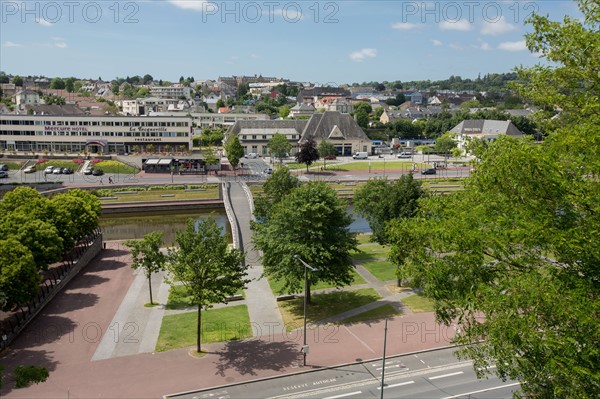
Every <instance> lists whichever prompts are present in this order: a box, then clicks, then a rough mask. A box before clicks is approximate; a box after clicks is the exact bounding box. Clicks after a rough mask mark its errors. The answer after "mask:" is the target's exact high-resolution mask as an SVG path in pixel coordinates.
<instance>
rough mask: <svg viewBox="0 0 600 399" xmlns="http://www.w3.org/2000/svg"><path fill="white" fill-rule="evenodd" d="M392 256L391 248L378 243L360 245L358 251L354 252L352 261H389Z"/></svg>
mask: <svg viewBox="0 0 600 399" xmlns="http://www.w3.org/2000/svg"><path fill="white" fill-rule="evenodd" d="M389 254H390V248H389V247H385V246H383V245H379V244H377V243H370V244H360V245H359V246H358V251H356V252H352V253H351V254H350V255H351V256H352V259H354V260H359V261H375V260H377V259H387V258H388V256H389Z"/></svg>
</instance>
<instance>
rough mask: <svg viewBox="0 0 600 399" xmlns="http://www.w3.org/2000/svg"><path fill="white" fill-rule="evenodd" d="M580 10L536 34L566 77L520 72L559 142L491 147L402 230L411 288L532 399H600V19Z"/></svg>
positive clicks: (395, 231)
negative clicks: (458, 187)
mask: <svg viewBox="0 0 600 399" xmlns="http://www.w3.org/2000/svg"><path fill="white" fill-rule="evenodd" d="M579 7H580V9H581V11H582V13H583V14H584V16H585V19H584V21H580V20H578V19H571V18H565V20H564V22H562V23H558V22H552V21H550V20H549V19H548V17H543V16H540V15H535V14H534V15H533V16H532V17H531V18H530V21H529V22H530V23H531V24H533V28H534V32H533V33H531V34H528V35H527V37H526V41H527V46H528V48H529V49H530V50H531V51H535V52H538V53H540V54H542V55H543V56H545V57H547V58H548V59H549V60H550V61H552V63H550V64H549V65H546V66H542V65H538V66H535V67H532V68H524V69H519V76H520V77H522V78H523V79H524V80H527V81H528V82H529V83H527V84H524V85H523V86H521V87H520V90H521V92H522V94H523V95H524V96H526V98H527V99H529V100H530V101H533V102H534V103H536V104H537V105H539V106H541V107H542V109H543V112H542V115H541V117H542V118H543V119H540V121H541V122H542V123H543V124H545V126H546V129H547V131H548V138H547V140H545V141H544V143H543V144H541V145H539V144H537V145H536V144H534V143H532V142H531V141H529V140H517V139H512V138H509V137H501V138H500V139H499V140H497V141H495V142H493V143H490V144H489V145H488V146H487V148H483V147H482V148H481V149H480V151H481V155H480V162H479V164H478V166H477V169H476V171H475V172H474V173H473V175H472V177H471V178H470V179H469V180H468V181H467V183H466V184H465V189H464V190H463V191H462V192H457V193H453V194H451V195H448V196H435V197H430V198H427V199H425V200H423V201H422V203H421V206H420V210H419V211H418V214H417V217H415V218H413V219H401V220H396V221H393V222H392V226H391V227H390V229H389V234H390V239H391V240H392V242H393V243H394V245H393V249H392V258H393V259H394V261H395V262H396V263H397V264H398V266H399V275H400V276H401V277H403V278H406V279H408V280H409V282H411V283H412V285H414V286H418V287H422V288H423V290H424V293H425V294H426V295H428V296H430V297H431V298H433V299H435V300H436V313H437V315H438V317H439V318H440V319H441V320H442V321H444V322H446V323H457V324H458V325H459V326H460V327H461V331H462V332H461V334H460V335H458V336H457V337H456V338H455V341H456V342H457V343H459V344H464V346H462V347H461V351H460V353H461V354H462V355H463V356H467V357H470V358H472V359H473V360H474V365H475V367H476V370H484V369H485V367H487V366H490V365H492V364H494V365H495V366H496V368H495V372H496V373H497V374H498V375H499V376H500V377H502V378H512V379H516V380H518V381H520V382H522V384H521V390H522V392H523V394H524V395H525V396H527V397H540V398H541V397H544V398H547V397H573V398H575V397H577V398H593V397H596V396H597V393H598V391H599V389H600V352H599V351H598V320H599V319H600V300H599V298H600V269H599V268H598V265H599V264H600V248H599V246H598V245H597V241H598V231H599V230H600V216H599V215H600V202H599V201H598V197H599V194H598V193H600V183H599V181H600V180H599V174H600V168H599V167H600V153H599V151H600V142H599V141H598V137H599V136H598V126H599V125H600V116H599V115H600V112H599V111H600V97H598V95H597V93H598V88H599V79H598V74H597V71H598V69H599V67H600V56H599V55H600V30H599V29H598V26H599V24H600V13H599V12H598V10H599V8H598V4H597V2H592V1H584V0H582V1H579ZM556 107H560V109H561V111H559V113H558V114H557V111H556V109H557V108H556ZM552 115H557V117H556V118H553V119H550V118H549V116H552ZM479 372H480V373H481V371H479Z"/></svg>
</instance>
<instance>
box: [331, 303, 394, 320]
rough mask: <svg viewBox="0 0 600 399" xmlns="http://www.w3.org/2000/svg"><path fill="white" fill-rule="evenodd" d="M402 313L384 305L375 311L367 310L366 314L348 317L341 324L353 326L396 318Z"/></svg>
mask: <svg viewBox="0 0 600 399" xmlns="http://www.w3.org/2000/svg"><path fill="white" fill-rule="evenodd" d="M399 314H400V312H398V311H397V310H396V308H394V307H393V306H392V305H389V304H388V305H383V306H380V307H378V308H375V309H371V310H367V311H366V312H363V313H360V314H357V315H356V316H352V317H348V318H347V319H344V320H342V321H341V322H340V324H351V323H359V322H361V321H369V320H379V319H384V318H386V317H394V316H397V315H399Z"/></svg>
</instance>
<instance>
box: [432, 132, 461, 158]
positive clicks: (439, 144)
mask: <svg viewBox="0 0 600 399" xmlns="http://www.w3.org/2000/svg"><path fill="white" fill-rule="evenodd" d="M456 146H457V143H456V140H454V135H453V134H452V133H445V134H443V135H442V136H441V137H438V138H437V139H436V140H435V145H434V147H433V149H434V151H435V152H437V153H443V154H445V155H446V157H448V154H449V153H450V152H451V151H452V149H453V148H456Z"/></svg>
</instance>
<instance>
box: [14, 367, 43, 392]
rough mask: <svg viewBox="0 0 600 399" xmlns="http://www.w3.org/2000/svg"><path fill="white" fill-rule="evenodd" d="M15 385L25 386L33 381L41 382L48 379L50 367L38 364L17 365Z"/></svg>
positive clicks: (18, 386)
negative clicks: (38, 365) (37, 365)
mask: <svg viewBox="0 0 600 399" xmlns="http://www.w3.org/2000/svg"><path fill="white" fill-rule="evenodd" d="M14 374H15V376H14V379H15V386H16V387H17V388H25V387H28V386H29V385H31V384H32V383H35V384H39V383H40V382H44V381H46V380H47V379H48V375H49V373H48V369H47V368H46V367H41V366H40V367H36V366H17V367H15V372H14Z"/></svg>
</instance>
